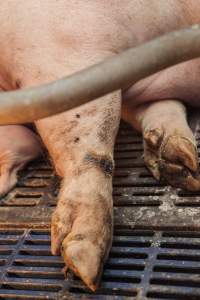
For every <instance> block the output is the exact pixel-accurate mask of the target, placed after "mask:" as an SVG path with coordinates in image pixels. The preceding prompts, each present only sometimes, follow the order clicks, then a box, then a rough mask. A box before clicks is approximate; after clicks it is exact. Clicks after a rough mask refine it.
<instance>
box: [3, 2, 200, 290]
mask: <svg viewBox="0 0 200 300" xmlns="http://www.w3.org/2000/svg"><path fill="white" fill-rule="evenodd" d="M199 11H200V3H198V2H197V1H195V0H190V1H187V0H185V1H184V0H183V1H179V0H168V1H162V2H160V1H158V0H151V1H148V0H125V1H119V0H109V1H105V0H95V1H93V0H85V1H81V0H57V1H56V0H34V1H33V0H29V1H22V0H18V1H13V0H6V1H5V0H4V1H2V2H1V7H0V17H1V29H0V40H1V62H0V65H1V72H0V87H1V90H2V91H14V90H21V89H22V93H21V94H18V95H19V98H20V97H21V98H22V97H23V95H24V97H25V95H26V94H23V90H24V89H26V88H32V87H36V86H38V85H44V86H45V84H48V83H49V82H50V81H53V80H56V79H60V78H62V77H63V76H67V75H71V74H73V73H75V72H78V71H80V70H83V69H85V68H87V67H90V66H91V65H93V64H97V63H100V62H101V61H102V60H105V59H109V58H111V57H113V56H114V55H116V54H118V53H120V52H122V51H124V50H125V49H128V48H131V47H134V46H136V45H138V44H142V43H143V42H146V41H148V40H150V39H152V38H156V37H158V36H160V35H162V34H166V33H168V32H170V31H173V30H176V29H181V28H184V27H187V26H190V25H193V24H196V23H198V22H199V21H200V19H199V16H198V15H199V13H198V12H199ZM199 70H200V59H195V60H193V61H188V62H184V63H182V64H180V65H177V66H173V67H170V68H168V69H166V70H163V71H160V72H158V73H157V74H154V75H151V76H150V77H148V78H146V79H143V80H140V81H139V82H137V83H135V84H132V85H130V86H129V87H128V88H124V89H121V90H120V89H118V90H116V91H114V92H111V93H109V94H107V95H104V96H102V97H100V98H98V99H96V100H94V101H93V102H91V103H87V104H84V105H82V106H80V107H77V108H73V109H71V110H69V111H66V112H62V113H59V114H57V115H55V116H46V117H45V118H42V119H39V120H36V121H35V126H36V128H37V133H38V135H39V136H40V138H41V140H40V138H39V136H37V134H35V133H34V132H32V131H31V130H30V129H29V128H27V127H26V126H25V125H23V124H17V125H16V124H15V125H14V124H13V125H7V126H1V127H0V135H1V137H2V143H1V146H0V168H1V177H0V194H1V195H4V194H5V193H7V192H8V191H9V190H10V189H11V188H12V187H13V186H14V185H15V184H16V180H17V179H16V178H17V177H16V176H17V172H18V170H20V169H21V168H23V167H24V165H25V164H26V163H28V162H29V161H30V160H32V159H33V158H35V157H37V156H38V155H40V154H41V152H42V148H43V145H44V146H45V147H46V148H47V149H48V151H49V154H50V157H51V159H52V161H53V164H54V166H55V170H56V172H57V174H58V175H59V176H60V177H61V178H62V186H61V190H60V193H59V196H58V203H57V208H56V210H55V212H54V214H53V216H52V226H51V251H52V254H54V255H58V254H59V253H60V252H61V253H62V255H63V258H64V261H65V263H66V265H67V266H68V267H69V268H70V269H71V270H72V271H74V273H75V274H76V275H78V276H79V277H80V278H81V279H82V280H83V281H84V282H85V283H86V285H87V286H88V287H89V288H90V289H91V290H93V291H95V290H96V289H97V287H98V284H99V281H100V278H101V274H102V269H103V265H104V263H105V261H106V259H107V257H108V254H109V250H110V247H111V244H112V233H113V204H112V176H113V171H114V160H113V149H114V142H115V137H116V134H117V131H118V126H119V122H120V117H121V115H122V118H123V119H124V120H125V121H127V122H129V123H130V124H131V125H132V126H133V127H134V128H135V129H137V130H139V131H140V132H141V133H142V135H143V138H144V160H145V162H146V165H147V167H148V168H149V169H150V171H151V172H152V174H153V175H154V176H155V178H157V179H161V178H162V177H164V178H165V179H167V180H168V182H169V183H171V184H172V185H175V186H178V187H183V188H187V189H189V190H198V189H200V180H199V178H198V175H197V169H198V161H197V150H196V143H195V139H194V136H193V134H192V132H191V130H190V128H189V126H188V124H187V117H186V108H185V105H186V104H190V105H194V106H197V107H198V106H199V103H200V101H199V93H198V92H199V84H200V79H199ZM111 80H112V78H111ZM80 84H81V82H80ZM55 90H56V87H55V88H53V89H52V90H51V91H52V94H53V93H54V92H55ZM40 91H41V97H44V89H41V90H40ZM52 94H51V95H52ZM13 95H14V94H13V93H8V102H9V101H11V100H12V97H14V96H13ZM31 95H32V90H30V92H29V96H30V97H31ZM51 95H50V96H49V101H50V102H51ZM9 97H10V100H9ZM63 97H64V96H63ZM38 101H40V97H39V98H38ZM74 101H75V100H74ZM19 103H20V99H19ZM121 104H122V109H121ZM16 105H17V104H16ZM25 105H27V106H28V105H29V103H28V101H26V102H25ZM30 113H32V114H34V113H37V112H35V110H34V109H33V111H30ZM22 114H23V111H21V112H19V113H18V116H19V118H20V117H21V115H22ZM4 158H5V159H4Z"/></svg>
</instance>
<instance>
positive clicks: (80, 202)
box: [37, 92, 120, 290]
mask: <svg viewBox="0 0 200 300" xmlns="http://www.w3.org/2000/svg"><path fill="white" fill-rule="evenodd" d="M119 120H120V93H119V92H116V93H114V94H111V95H108V96H106V97H103V98H100V99H99V100H96V101H95V102H94V103H91V104H87V105H84V106H82V107H80V108H77V109H74V110H71V111H69V112H66V113H63V114H61V115H58V116H55V117H51V118H48V119H44V120H41V121H39V122H37V128H38V130H39V133H40V135H41V137H42V138H43V141H44V143H45V144H46V146H47V148H48V150H49V152H50V156H51V158H52V159H53V162H54V165H55V168H56V170H57V173H58V174H59V175H60V176H61V177H63V181H62V188H61V191H60V194H59V197H58V204H57V208H56V210H55V213H54V214H53V218H52V228H51V232H52V236H51V237H52V241H51V243H52V253H53V254H58V253H59V252H60V249H61V252H62V255H63V257H64V260H65V263H66V264H67V266H68V267H69V268H71V269H72V270H73V271H74V272H75V273H76V274H77V275H78V276H80V277H81V278H82V279H83V281H84V282H85V283H86V284H87V285H88V286H89V287H90V288H91V289H92V290H96V288H97V286H98V283H99V279H100V276H101V272H102V268H103V265H104V262H105V260H106V258H107V256H108V253H109V250H110V247H111V242H112V231H113V211H112V209H113V204H112V175H113V168H114V161H113V147H114V141H115V136H116V132H117V129H118V125H119Z"/></svg>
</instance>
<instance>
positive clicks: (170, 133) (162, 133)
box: [123, 100, 200, 191]
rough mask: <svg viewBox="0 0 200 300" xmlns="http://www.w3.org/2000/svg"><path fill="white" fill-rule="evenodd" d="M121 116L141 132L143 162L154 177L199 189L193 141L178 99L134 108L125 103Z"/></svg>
mask: <svg viewBox="0 0 200 300" xmlns="http://www.w3.org/2000/svg"><path fill="white" fill-rule="evenodd" d="M123 118H124V119H125V120H126V121H128V122H129V123H131V124H132V126H133V127H134V128H136V129H138V130H139V131H141V132H142V134H143V141H144V161H145V163H146V166H147V167H148V169H149V170H150V171H151V172H152V174H153V176H154V177H155V178H156V179H158V180H160V179H162V178H164V179H165V180H167V182H169V183H170V184H171V185H173V186H176V187H180V188H184V189H187V190H192V191H194V190H200V177H199V175H198V172H197V171H198V155H197V147H196V142H195V138H194V136H193V133H192V131H191V129H190V128H189V125H188V123H187V117H186V108H185V106H184V105H183V104H182V103H181V102H180V101H176V100H161V101H155V102H153V103H148V104H142V105H139V106H137V107H136V108H133V107H131V106H130V107H128V106H127V105H125V106H124V110H123Z"/></svg>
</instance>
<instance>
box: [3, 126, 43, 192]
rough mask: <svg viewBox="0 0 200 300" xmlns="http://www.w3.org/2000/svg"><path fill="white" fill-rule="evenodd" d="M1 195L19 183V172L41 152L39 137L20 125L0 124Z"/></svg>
mask: <svg viewBox="0 0 200 300" xmlns="http://www.w3.org/2000/svg"><path fill="white" fill-rule="evenodd" d="M0 139H1V143H0V197H2V196H4V195H5V194H7V193H8V192H9V191H10V190H11V189H12V188H13V187H14V186H15V185H16V183H17V172H18V171H19V170H20V169H22V168H23V167H24V166H25V165H26V163H28V162H29V161H30V160H32V159H34V158H36V157H37V156H38V155H40V154H41V151H42V150H41V145H40V141H39V137H37V136H36V134H35V133H33V132H32V131H31V130H30V129H28V128H26V127H24V126H20V125H9V126H0Z"/></svg>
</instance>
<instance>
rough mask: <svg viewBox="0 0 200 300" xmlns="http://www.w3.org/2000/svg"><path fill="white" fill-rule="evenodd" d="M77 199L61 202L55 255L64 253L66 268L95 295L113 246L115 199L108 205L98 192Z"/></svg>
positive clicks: (54, 223) (54, 234)
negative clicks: (113, 204)
mask: <svg viewBox="0 0 200 300" xmlns="http://www.w3.org/2000/svg"><path fill="white" fill-rule="evenodd" d="M88 188H89V187H88ZM76 189H77V187H76ZM76 195H77V197H75V198H73V199H72V198H68V199H67V198H66V197H65V200H63V199H60V201H59V202H58V205H57V208H56V210H55V212H54V214H53V217H52V227H51V251H52V254H57V255H58V254H59V253H60V252H61V254H62V256H63V258H64V261H65V263H66V265H67V266H68V267H69V268H70V269H71V270H72V271H73V272H74V273H75V274H76V275H77V276H79V277H80V278H81V279H82V280H83V281H84V282H85V284H86V285H87V286H88V287H89V288H90V289H91V290H92V291H95V290H96V289H97V287H98V284H99V282H100V278H101V274H102V269H103V265H104V263H105V260H106V258H107V256H108V253H109V250H110V247H111V242H112V211H111V209H112V204H111V203H112V198H111V197H110V199H109V201H107V200H106V199H104V198H103V197H102V195H98V194H97V193H96V192H94V191H93V192H92V193H91V194H86V195H85V197H84V198H83V197H82V196H80V194H79V193H78V194H77V193H76Z"/></svg>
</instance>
